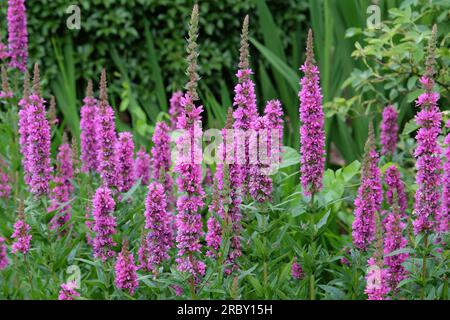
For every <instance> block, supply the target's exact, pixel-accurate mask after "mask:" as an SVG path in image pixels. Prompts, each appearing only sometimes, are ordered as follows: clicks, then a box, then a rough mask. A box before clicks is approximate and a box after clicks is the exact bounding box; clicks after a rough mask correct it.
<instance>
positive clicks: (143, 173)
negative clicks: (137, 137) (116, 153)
mask: <svg viewBox="0 0 450 320" xmlns="http://www.w3.org/2000/svg"><path fill="white" fill-rule="evenodd" d="M150 170H151V159H150V155H149V154H148V153H147V152H146V151H145V148H144V147H141V148H140V149H139V151H138V152H136V159H135V160H134V179H135V180H136V181H138V180H139V179H141V185H143V186H146V185H148V183H149V182H150V173H151V172H150Z"/></svg>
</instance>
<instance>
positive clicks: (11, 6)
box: [7, 0, 28, 72]
mask: <svg viewBox="0 0 450 320" xmlns="http://www.w3.org/2000/svg"><path fill="white" fill-rule="evenodd" d="M7 18H8V50H9V52H8V56H9V58H10V62H9V65H10V66H11V67H12V68H17V69H19V70H20V71H22V72H24V71H25V69H26V65H27V60H28V32H27V14H26V8H25V0H8V17H7Z"/></svg>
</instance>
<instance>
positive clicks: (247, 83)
mask: <svg viewBox="0 0 450 320" xmlns="http://www.w3.org/2000/svg"><path fill="white" fill-rule="evenodd" d="M248 25H249V18H248V16H246V17H245V19H244V23H243V25H242V34H241V48H240V60H239V70H238V71H237V73H236V77H237V79H238V83H237V84H236V86H235V87H234V100H233V106H235V107H236V110H235V111H234V113H233V117H234V120H235V121H234V124H233V127H234V129H238V130H239V133H237V134H236V135H237V140H238V141H239V142H238V143H239V146H238V149H237V150H239V151H236V156H237V159H236V160H237V161H238V163H239V164H241V165H242V168H241V171H242V174H244V177H245V182H247V180H248V178H249V174H250V172H249V171H250V164H249V163H250V149H249V148H250V147H249V143H250V141H249V140H250V138H249V137H248V136H247V135H248V133H249V130H251V129H252V123H254V122H255V121H257V119H258V108H257V106H256V94H255V84H254V82H253V80H252V79H251V77H250V76H251V75H252V74H253V71H252V70H251V69H250V64H249V55H250V54H249V45H248ZM241 134H243V135H244V137H243V139H242V138H241V137H240V135H241ZM242 140H243V141H242ZM241 144H243V145H241Z"/></svg>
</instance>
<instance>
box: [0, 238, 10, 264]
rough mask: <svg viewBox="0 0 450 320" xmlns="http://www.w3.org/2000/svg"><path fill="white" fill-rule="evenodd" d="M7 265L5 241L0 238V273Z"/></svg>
mask: <svg viewBox="0 0 450 320" xmlns="http://www.w3.org/2000/svg"><path fill="white" fill-rule="evenodd" d="M8 264H9V260H8V256H7V255H6V244H5V239H3V238H2V237H0V271H1V270H4V269H6V267H7V266H8Z"/></svg>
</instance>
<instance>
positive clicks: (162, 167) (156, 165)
mask: <svg viewBox="0 0 450 320" xmlns="http://www.w3.org/2000/svg"><path fill="white" fill-rule="evenodd" d="M182 115H183V113H182V114H181V115H180V116H182ZM152 141H153V147H152V150H151V154H152V156H153V158H152V160H153V163H152V165H153V168H152V172H153V179H154V180H156V181H161V183H162V184H163V185H164V190H165V191H166V195H167V197H168V200H169V202H172V201H171V199H170V198H171V196H172V185H173V181H172V177H171V176H170V174H169V171H170V166H171V150H170V136H169V127H168V126H167V124H166V123H165V122H158V123H157V124H156V126H155V132H154V133H153V137H152Z"/></svg>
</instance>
